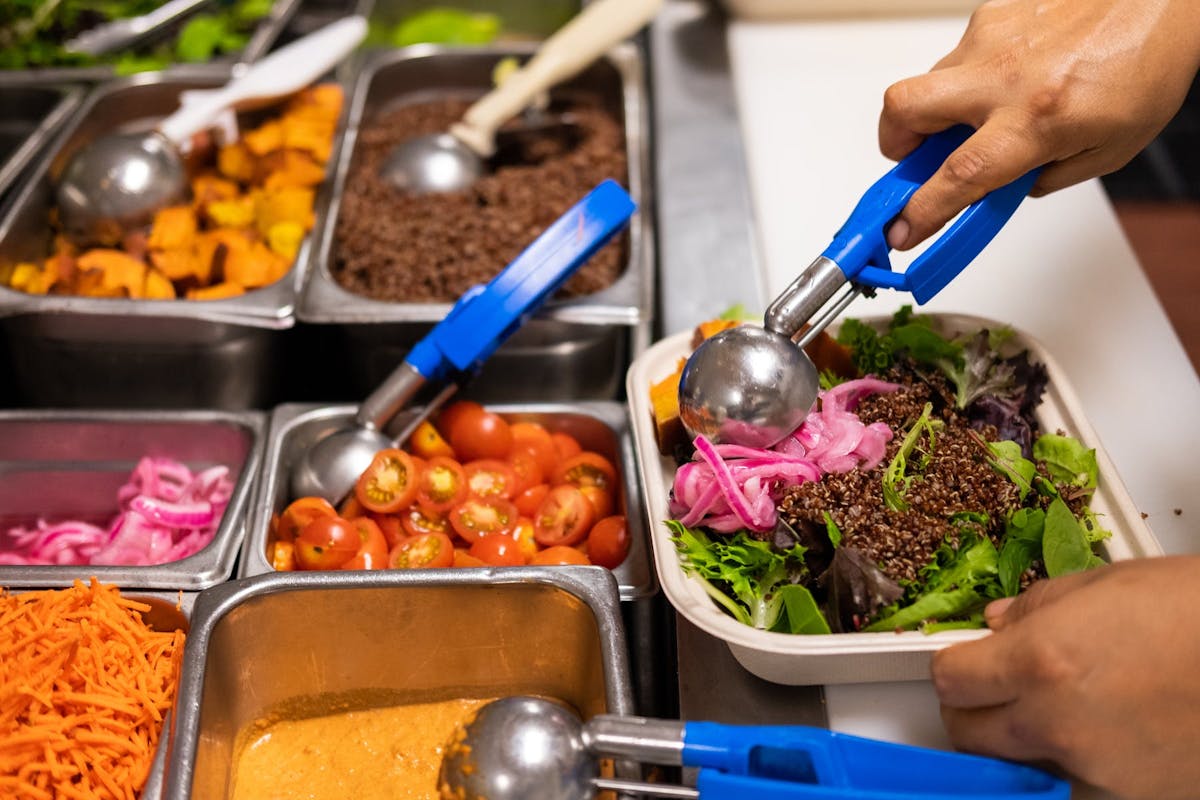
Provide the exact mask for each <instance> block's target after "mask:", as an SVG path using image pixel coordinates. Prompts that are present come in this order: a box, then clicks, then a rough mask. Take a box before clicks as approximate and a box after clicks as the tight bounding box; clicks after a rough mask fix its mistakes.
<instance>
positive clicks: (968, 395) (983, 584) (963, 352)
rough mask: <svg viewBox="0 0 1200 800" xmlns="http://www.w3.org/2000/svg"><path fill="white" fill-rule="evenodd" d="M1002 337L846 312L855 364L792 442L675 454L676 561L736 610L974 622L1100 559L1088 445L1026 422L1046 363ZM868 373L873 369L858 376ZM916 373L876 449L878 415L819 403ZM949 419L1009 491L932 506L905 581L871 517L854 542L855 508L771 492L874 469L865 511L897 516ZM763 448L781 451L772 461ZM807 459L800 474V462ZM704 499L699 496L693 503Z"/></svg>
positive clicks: (927, 470)
mask: <svg viewBox="0 0 1200 800" xmlns="http://www.w3.org/2000/svg"><path fill="white" fill-rule="evenodd" d="M1009 338H1011V332H1006V331H976V332H973V333H971V334H969V335H966V336H959V337H953V338H950V337H946V336H943V335H941V334H939V333H938V332H937V330H936V329H935V327H934V325H933V323H932V320H931V319H930V318H927V317H922V316H918V315H915V314H914V313H913V312H912V309H911V308H910V307H905V308H903V309H901V310H900V311H899V312H897V313H896V315H895V316H894V317H893V318H892V319H891V321H890V324H888V325H887V326H886V328H885V329H884V330H882V331H878V330H876V329H875V328H873V327H871V326H869V325H867V324H865V323H863V322H860V321H858V320H853V319H850V320H846V321H845V322H844V323H843V324H842V326H841V329H840V332H839V335H838V341H839V342H840V343H841V344H843V345H845V346H846V347H848V348H849V350H850V354H851V356H852V357H853V362H854V364H855V366H856V368H857V370H858V371H859V373H860V374H859V375H858V376H850V377H849V379H847V376H838V375H833V374H831V373H824V374H823V375H822V385H823V389H824V391H823V393H822V401H821V402H820V403H819V404H818V408H817V409H814V411H813V412H812V413H811V414H810V415H809V420H808V421H806V423H805V424H804V425H802V426H801V428H799V429H797V431H796V432H795V433H794V434H793V437H792V439H793V440H794V441H793V440H785V442H784V443H782V444H781V445H776V446H775V447H774V448H772V449H771V450H770V451H758V450H755V451H751V449H750V448H733V447H730V446H716V447H714V446H713V445H711V444H710V443H708V442H706V441H704V442H702V441H697V442H696V443H695V444H696V446H697V453H696V455H695V457H694V458H693V460H691V461H688V462H685V463H683V464H681V465H680V468H679V473H678V474H677V476H676V481H675V483H674V486H673V488H672V497H671V515H672V517H673V519H671V520H668V521H667V523H666V524H667V527H668V528H669V530H670V534H671V537H672V539H673V541H674V543H675V545H676V548H677V552H678V554H679V557H680V562H681V564H682V566H683V568H684V570H685V571H687V572H688V573H689V574H690V575H692V576H693V577H694V578H696V579H697V580H699V581H700V582H701V583H702V585H703V586H704V588H705V591H706V592H707V593H708V594H709V595H710V596H711V597H712V598H713V600H714V601H715V602H716V603H717V604H718V605H720V606H721V607H722V608H723V609H725V611H727V612H728V613H729V614H730V615H731V616H733V617H734V618H735V619H737V620H738V621H740V622H742V623H744V624H746V625H751V626H754V627H756V628H759V629H763V630H769V631H780V632H786V633H793V634H812V633H830V632H842V631H858V630H861V631H894V630H923V631H926V632H933V631H937V630H945V629H949V628H973V627H982V626H983V624H984V623H983V615H982V612H983V608H984V606H985V605H986V604H987V603H988V602H989V601H991V600H993V599H997V598H1001V597H1005V596H1013V595H1016V594H1017V593H1018V592H1019V591H1021V589H1022V588H1024V587H1025V586H1027V585H1028V584H1029V583H1030V582H1031V581H1032V580H1036V579H1038V578H1041V577H1047V576H1048V577H1054V576H1057V575H1065V574H1068V573H1072V572H1079V571H1082V570H1086V569H1091V568H1093V567H1096V566H1099V565H1102V564H1103V563H1104V561H1103V560H1102V559H1101V558H1100V556H1099V555H1097V554H1096V552H1095V545H1096V544H1097V543H1098V542H1101V541H1102V540H1103V539H1105V538H1106V537H1107V536H1109V533H1108V532H1107V531H1105V530H1104V529H1103V528H1102V527H1101V525H1100V523H1099V520H1098V519H1097V517H1096V514H1095V513H1094V512H1093V511H1092V510H1091V509H1090V507H1089V505H1088V502H1089V500H1090V498H1091V496H1092V494H1093V492H1094V491H1095V489H1096V486H1097V480H1098V468H1097V462H1096V454H1095V451H1094V450H1092V449H1089V448H1087V447H1086V446H1084V445H1083V444H1082V443H1080V442H1079V441H1077V440H1075V439H1072V438H1070V437H1068V436H1065V435H1062V434H1061V433H1053V432H1051V433H1041V432H1039V430H1038V424H1037V421H1036V419H1035V417H1034V410H1035V408H1036V407H1037V405H1038V404H1039V402H1040V400H1041V397H1042V394H1043V391H1044V389H1045V386H1046V372H1045V368H1044V366H1042V365H1040V364H1037V363H1035V362H1032V361H1031V360H1030V358H1029V355H1028V353H1027V352H1021V353H1017V354H1015V355H1009V356H1006V355H1003V354H1002V347H1003V345H1004V343H1005V341H1006V340H1008V339H1009ZM866 375H869V376H878V377H879V378H882V380H879V379H876V378H874V377H872V378H867V379H866V380H863V376H866ZM889 380H894V381H896V382H895V383H888V382H887V381H889ZM838 387H841V388H840V389H839V388H838ZM913 387H918V388H920V389H921V391H922V392H923V394H921V396H922V397H924V396H928V397H929V400H928V401H927V402H924V404H923V407H921V409H920V413H915V414H911V415H908V416H906V417H905V418H904V422H903V423H902V424H900V425H896V426H894V427H893V428H892V429H891V431H890V434H885V436H884V438H885V440H887V445H886V453H885V452H883V451H882V450H880V449H878V448H877V447H875V446H869V447H868V446H866V445H863V444H861V443H860V439H861V440H862V441H866V440H867V439H868V438H869V437H870V436H871V435H872V433H873V432H875V433H878V431H879V428H878V425H879V424H880V423H878V422H875V423H870V424H863V423H862V422H860V421H857V420H855V421H854V422H852V423H846V422H845V419H846V418H845V417H839V418H830V417H829V416H828V414H829V410H828V409H822V408H821V406H824V405H831V404H834V403H835V402H837V403H842V404H845V408H839V409H836V410H837V411H838V412H839V413H842V412H846V411H847V409H849V408H850V406H852V405H853V401H850V402H847V400H846V396H847V394H848V393H850V394H854V395H862V396H870V393H872V392H876V393H881V394H882V393H888V392H897V393H902V392H904V391H908V390H912V388H913ZM897 396H899V394H897ZM822 410H824V411H825V413H826V416H825V417H821V416H820V415H821V413H822ZM847 413H849V412H847ZM949 425H954V426H957V427H956V430H958V431H960V433H959V435H958V437H957V442H958V444H957V445H956V446H957V447H958V448H959V452H958V454H957V457H959V458H963V457H964V456H963V455H962V452H961V451H962V448H963V447H964V445H963V443H964V442H965V443H966V445H965V446H966V447H967V448H969V449H971V453H970V454H969V455H968V456H967V457H969V458H972V459H974V460H975V461H976V462H981V463H980V467H979V468H980V469H986V467H990V471H989V472H988V474H989V475H992V473H994V476H993V478H992V479H993V480H996V481H999V482H1000V483H1001V484H1003V485H1005V486H1008V485H1009V484H1011V487H1010V488H1009V489H1007V490H1006V492H1005V493H1006V494H1007V495H1009V496H1010V499H1011V498H1016V499H1015V500H1012V501H1011V502H1009V503H1008V505H1007V506H1006V507H1003V509H1002V510H997V508H986V507H979V508H961V509H957V510H954V511H953V512H947V513H945V514H943V515H941V516H940V517H938V518H937V519H936V521H935V522H934V523H932V524H934V525H935V526H936V527H937V528H938V530H937V531H936V537H935V541H936V542H938V544H936V545H935V546H932V547H931V548H930V552H929V557H928V559H927V561H926V562H925V563H923V564H922V565H921V566H920V567H919V569H918V570H916V571H915V574H914V576H913V577H912V578H911V579H908V578H901V579H897V578H896V577H895V576H894V575H889V574H888V570H887V567H888V565H887V564H881V563H875V562H873V561H872V559H871V558H870V557H869V556H868V555H867V554H866V549H865V548H863V547H862V546H861V543H862V542H863V541H864V540H863V536H864V535H868V536H869V535H870V533H869V531H868V532H866V533H864V532H863V531H862V530H861V526H860V530H858V531H857V532H856V534H855V536H854V538H853V540H852V539H851V537H849V536H848V535H847V534H845V533H844V532H843V531H842V530H841V529H840V528H839V526H838V524H837V522H835V519H834V517H835V516H838V517H840V518H841V519H843V520H848V519H854V518H862V517H863V516H864V515H863V513H862V511H861V510H860V509H856V510H855V513H854V514H851V515H849V516H847V515H846V514H845V513H841V512H840V511H839V510H838V509H835V508H832V507H831V508H828V509H825V510H824V511H823V512H821V516H820V517H819V518H818V519H820V520H823V524H817V525H811V524H804V525H800V524H798V523H797V520H796V518H795V516H794V515H792V516H789V514H788V513H787V510H788V509H789V508H790V506H789V505H788V503H787V502H783V501H782V498H784V497H787V496H788V495H789V493H793V494H794V493H796V492H798V491H803V489H797V487H798V486H802V485H803V484H805V483H806V482H809V481H812V480H813V475H812V472H813V471H815V472H817V473H819V474H818V475H817V477H816V480H818V481H839V480H840V481H841V482H842V483H845V484H848V485H849V484H855V481H859V483H860V484H861V485H867V484H871V483H874V484H875V487H876V488H875V489H873V490H872V492H873V494H871V495H870V496H872V497H878V498H879V503H878V505H881V506H884V507H885V508H884V509H875V510H874V512H877V513H879V514H895V515H899V514H903V513H904V512H905V511H907V510H908V509H909V506H910V504H911V503H914V502H916V500H918V499H920V498H921V497H922V495H925V496H928V495H929V494H931V493H935V492H936V491H937V490H936V489H935V487H933V486H931V485H927V481H931V480H932V479H933V475H934V472H935V471H934V469H933V466H932V463H933V461H934V460H935V459H937V458H938V457H939V455H940V453H939V448H942V447H947V446H948V445H945V444H943V443H944V442H945V441H946V433H947V426H949ZM822 437H824V439H822ZM830 438H833V439H836V440H837V441H836V447H835V448H834V450H835V451H836V452H837V453H839V454H843V455H844V454H845V453H846V452H849V453H850V454H851V456H852V458H851V460H850V461H849V462H848V461H846V459H845V458H840V459H839V460H830V459H829V458H828V457H827V456H828V453H829V451H830V450H829V447H828V446H827V445H828V444H829V441H828V440H829V439H830ZM880 447H882V446H880ZM856 448H857V449H856ZM976 448H977V449H976ZM772 456H775V457H777V458H778V459H779V464H776V465H773V466H772V465H771V461H772ZM714 459H719V460H720V462H721V463H718V464H715V467H714V469H713V470H712V477H711V479H706V478H704V477H703V476H701V477H697V473H698V472H700V471H701V470H707V466H706V465H710V464H714V461H713V460H714ZM806 459H807V460H808V461H809V462H810V466H811V469H810V471H809V472H808V473H805V472H804V470H802V469H800V466H801V465H802V464H803V463H804V462H805V460H806ZM780 465H786V466H787V467H788V469H781V468H780ZM831 465H833V466H831ZM985 465H986V466H985ZM851 473H854V474H851ZM706 474H707V473H706ZM764 476H769V477H764ZM831 476H833V477H831ZM839 476H842V477H839ZM997 476H998V477H997ZM705 480H711V483H705V482H704V481H705ZM714 487H715V488H714ZM807 488H813V487H807ZM764 496H767V497H769V498H770V499H771V501H773V502H774V504H775V507H776V508H775V510H776V511H777V512H778V513H776V514H774V515H771V516H770V517H765V516H764V515H763V514H761V513H750V512H749V511H747V512H746V513H745V514H744V515H743V516H739V509H741V508H743V507H745V508H747V509H750V508H752V507H754V506H755V505H756V503H758V502H759V501H760V500H762V498H763V497H764ZM864 496H865V495H864ZM702 503H707V504H709V507H707V508H698V507H697V504H702ZM982 505H985V504H981V506H982ZM730 519H733V524H729V521H730ZM874 519H879V517H874ZM884 519H886V518H884ZM739 520H740V524H739ZM868 527H869V526H868ZM879 528H880V531H881V532H880V534H879V535H881V536H882V535H885V534H886V535H888V536H892V535H894V533H895V530H894V528H892V529H889V526H888V525H887V524H886V522H885V524H882V525H880V526H879ZM852 542H858V543H859V544H858V545H855V544H853V543H852Z"/></svg>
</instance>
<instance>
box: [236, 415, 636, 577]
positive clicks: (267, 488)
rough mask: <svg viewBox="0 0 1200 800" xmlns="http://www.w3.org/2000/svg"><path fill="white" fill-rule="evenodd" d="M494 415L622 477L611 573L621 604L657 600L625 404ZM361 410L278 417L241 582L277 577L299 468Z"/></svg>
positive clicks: (251, 523)
mask: <svg viewBox="0 0 1200 800" xmlns="http://www.w3.org/2000/svg"><path fill="white" fill-rule="evenodd" d="M488 408H489V409H490V410H492V411H495V412H497V413H498V414H500V415H501V416H503V417H504V418H505V419H507V420H509V421H512V422H515V421H517V420H524V421H528V422H537V423H540V424H542V425H543V426H545V427H546V428H547V429H548V430H550V431H551V432H553V431H562V432H564V433H569V434H571V435H572V436H574V437H575V438H576V439H577V440H578V441H579V443H580V444H581V445H582V446H583V448H584V449H585V450H592V451H594V452H597V453H599V454H601V455H602V456H604V457H605V458H607V459H608V460H609V461H611V462H612V463H613V465H614V466H616V467H617V468H618V469H619V470H620V472H621V491H620V493H619V495H618V497H617V498H616V509H615V510H614V513H622V514H625V515H626V518H627V520H628V525H629V535H630V538H631V540H632V542H631V546H630V550H629V555H628V556H627V557H626V559H625V561H624V563H622V564H621V565H620V566H619V567H617V568H616V569H615V570H613V571H612V572H613V574H614V575H615V576H616V579H617V583H618V585H619V586H620V595H621V599H622V600H635V599H638V598H643V597H648V596H650V595H652V594H653V593H654V592H655V591H656V590H657V583H656V578H655V572H654V568H653V566H652V565H651V563H650V545H649V543H648V542H647V541H646V530H645V520H644V519H643V518H642V514H641V508H642V502H641V496H640V490H639V488H638V485H639V484H638V478H637V473H636V471H635V470H636V469H637V466H636V458H635V456H634V452H633V442H632V439H631V438H630V433H629V421H628V418H627V416H626V411H625V409H624V407H623V406H622V405H621V404H619V403H612V402H601V401H597V402H581V403H571V404H561V405H560V404H553V405H552V404H539V405H529V404H526V405H490V406H488ZM356 410H357V409H356V408H355V407H353V406H325V407H320V406H313V405H308V404H299V403H290V404H286V405H282V406H279V407H277V408H276V409H275V410H274V411H273V412H272V413H271V418H270V427H269V431H268V434H267V446H266V454H265V456H264V459H263V471H262V477H261V479H260V480H259V481H258V492H257V494H256V495H255V498H254V501H253V504H252V505H253V509H254V510H253V514H252V516H251V518H250V520H249V529H248V530H247V534H246V539H245V545H244V547H243V549H242V558H241V561H240V562H239V565H238V575H239V576H241V577H245V576H248V575H258V574H261V573H264V572H273V571H274V568H273V567H272V566H271V559H270V556H269V555H268V554H269V553H270V552H271V551H272V549H273V548H274V545H275V540H274V538H273V537H272V535H271V518H272V516H274V515H275V514H278V513H279V512H281V511H283V509H284V508H285V507H286V506H287V504H288V503H289V502H290V501H291V500H293V499H295V498H293V497H291V496H290V492H289V489H288V483H289V480H290V476H291V472H292V468H293V466H294V465H295V464H296V463H297V462H298V461H299V460H300V458H301V456H302V455H303V453H304V452H305V451H306V450H307V449H308V448H309V447H311V446H313V445H314V444H315V443H316V442H318V441H320V440H321V439H323V438H324V437H326V436H328V435H329V434H330V433H333V432H334V431H336V430H339V429H341V428H343V427H346V426H349V425H351V424H353V421H354V414H355V411H356ZM464 571H470V570H464Z"/></svg>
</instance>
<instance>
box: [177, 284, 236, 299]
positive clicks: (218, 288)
mask: <svg viewBox="0 0 1200 800" xmlns="http://www.w3.org/2000/svg"><path fill="white" fill-rule="evenodd" d="M245 293H246V290H245V289H243V288H242V287H241V286H239V285H238V284H236V283H231V282H228V281H226V282H224V283H217V284H213V285H212V286H206V287H204V288H203V289H188V291H187V299H188V300H223V299H225V298H226V297H237V296H238V295H242V294H245Z"/></svg>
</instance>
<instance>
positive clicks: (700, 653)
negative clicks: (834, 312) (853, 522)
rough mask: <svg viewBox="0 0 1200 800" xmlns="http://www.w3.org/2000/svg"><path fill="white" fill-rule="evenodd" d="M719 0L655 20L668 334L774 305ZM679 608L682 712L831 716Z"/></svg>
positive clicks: (676, 5)
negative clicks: (770, 678) (748, 663)
mask: <svg viewBox="0 0 1200 800" xmlns="http://www.w3.org/2000/svg"><path fill="white" fill-rule="evenodd" d="M715 6H716V4H714V3H707V2H700V1H699V0H671V2H668V3H667V4H666V5H665V6H664V8H663V10H662V11H661V12H660V13H659V15H658V18H657V19H656V20H655V22H654V24H653V25H652V26H651V29H650V39H651V72H652V75H653V83H652V89H651V91H652V94H653V98H654V132H655V143H656V145H657V147H656V151H655V162H654V163H655V165H656V170H657V173H656V178H657V181H656V182H657V186H658V198H657V202H658V247H659V296H660V297H661V298H662V300H661V304H660V305H661V309H660V315H661V316H660V320H661V330H660V331H659V333H660V334H663V333H678V332H680V331H684V330H687V329H689V328H691V327H692V326H694V325H696V324H697V323H699V322H701V321H703V320H705V319H708V318H710V317H712V316H713V315H714V314H716V313H719V312H720V311H721V310H722V309H723V308H725V307H727V306H730V305H732V304H734V303H738V302H741V303H744V304H745V305H746V307H747V308H749V309H752V310H755V311H757V310H760V309H763V308H765V307H766V301H767V297H766V287H765V285H764V281H763V279H762V274H763V272H762V269H761V268H760V266H761V262H760V255H759V252H758V243H757V239H756V236H757V233H756V229H755V223H754V212H753V207H752V204H751V200H750V186H749V177H748V173H747V166H746V160H745V154H744V150H743V141H742V135H741V128H740V122H739V120H738V112H737V99H736V97H735V95H734V86H733V78H732V75H731V72H730V64H729V52H728V44H727V41H726V33H727V31H726V22H727V21H726V18H725V17H724V15H723V14H722V13H721V12H720V11H719V10H718V9H717V8H716V7H715ZM673 616H674V618H675V620H676V628H677V630H676V636H675V642H674V646H675V649H676V657H677V661H678V681H679V682H678V690H679V714H680V717H681V718H683V719H691V720H714V721H718V722H725V723H730V724H808V725H819V726H827V725H828V715H827V713H826V709H825V699H824V693H823V690H822V688H821V687H819V686H781V685H777V684H772V683H768V682H766V681H764V680H762V679H760V678H758V677H756V676H754V675H752V674H751V673H749V672H748V671H746V670H745V669H744V668H743V667H742V666H741V665H740V664H738V663H737V661H736V660H735V659H734V658H733V656H732V655H731V654H730V652H729V648H728V647H727V646H726V644H725V643H724V642H722V641H720V640H719V639H716V638H714V637H712V636H709V635H708V634H707V633H704V632H703V631H700V630H699V629H697V628H695V627H694V626H692V625H691V624H690V623H688V622H687V621H686V620H684V619H683V618H681V617H679V616H678V614H675V615H673ZM692 777H693V778H694V776H692Z"/></svg>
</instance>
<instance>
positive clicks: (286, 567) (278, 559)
mask: <svg viewBox="0 0 1200 800" xmlns="http://www.w3.org/2000/svg"><path fill="white" fill-rule="evenodd" d="M271 566H272V567H274V568H275V569H276V571H278V572H291V571H292V570H294V569H295V568H296V547H295V545H294V544H293V543H292V542H276V543H275V546H274V547H273V548H272V549H271Z"/></svg>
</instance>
